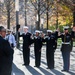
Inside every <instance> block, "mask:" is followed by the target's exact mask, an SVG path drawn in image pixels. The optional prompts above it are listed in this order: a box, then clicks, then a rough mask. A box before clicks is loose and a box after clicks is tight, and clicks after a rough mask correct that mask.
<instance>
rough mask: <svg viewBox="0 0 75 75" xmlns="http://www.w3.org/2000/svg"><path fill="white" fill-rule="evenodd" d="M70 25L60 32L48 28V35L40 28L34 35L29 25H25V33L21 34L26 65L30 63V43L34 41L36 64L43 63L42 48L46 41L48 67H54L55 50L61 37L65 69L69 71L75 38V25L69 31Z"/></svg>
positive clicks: (37, 65) (38, 65)
mask: <svg viewBox="0 0 75 75" xmlns="http://www.w3.org/2000/svg"><path fill="white" fill-rule="evenodd" d="M68 29H69V27H68V26H65V27H64V32H63V33H60V31H59V29H57V30H56V31H55V32H53V31H52V30H47V35H44V34H43V33H40V31H39V30H36V31H35V35H34V36H32V34H31V33H30V32H28V27H27V26H24V33H23V34H22V35H19V37H23V59H24V64H23V65H25V66H28V65H29V63H30V45H31V44H32V43H34V53H35V66H34V67H37V68H39V67H40V63H41V48H42V45H43V43H44V42H45V43H46V59H47V66H48V67H47V69H54V52H55V50H56V48H57V39H58V38H61V40H62V45H61V52H62V57H63V70H62V71H69V67H70V52H71V51H72V44H73V43H72V41H73V39H74V38H75V27H73V29H72V31H71V33H69V31H68ZM40 34H41V35H40Z"/></svg>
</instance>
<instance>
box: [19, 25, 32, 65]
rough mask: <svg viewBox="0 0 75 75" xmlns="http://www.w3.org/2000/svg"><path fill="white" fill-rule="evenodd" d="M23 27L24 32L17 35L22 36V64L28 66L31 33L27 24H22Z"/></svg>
mask: <svg viewBox="0 0 75 75" xmlns="http://www.w3.org/2000/svg"><path fill="white" fill-rule="evenodd" d="M23 29H24V33H23V34H22V35H19V36H20V37H23V60H24V64H23V65H26V66H28V65H29V63H30V45H31V42H30V41H31V33H29V32H28V27H27V26H24V27H23Z"/></svg>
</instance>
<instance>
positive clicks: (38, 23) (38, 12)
mask: <svg viewBox="0 0 75 75" xmlns="http://www.w3.org/2000/svg"><path fill="white" fill-rule="evenodd" d="M37 15H38V21H37V26H36V29H37V30H39V29H40V0H38V9H37Z"/></svg>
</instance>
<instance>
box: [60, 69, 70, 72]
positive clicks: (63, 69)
mask: <svg viewBox="0 0 75 75" xmlns="http://www.w3.org/2000/svg"><path fill="white" fill-rule="evenodd" d="M61 71H66V72H69V70H64V69H63V70H61Z"/></svg>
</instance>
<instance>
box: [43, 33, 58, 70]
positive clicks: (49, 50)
mask: <svg viewBox="0 0 75 75" xmlns="http://www.w3.org/2000/svg"><path fill="white" fill-rule="evenodd" d="M56 38H57V37H56V36H55V35H54V34H51V35H48V36H46V37H45V39H44V40H45V42H46V57H47V66H48V68H49V69H53V68H54V52H55V49H56V46H57V39H56Z"/></svg>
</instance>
